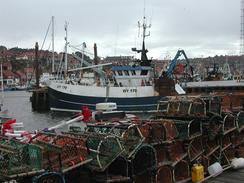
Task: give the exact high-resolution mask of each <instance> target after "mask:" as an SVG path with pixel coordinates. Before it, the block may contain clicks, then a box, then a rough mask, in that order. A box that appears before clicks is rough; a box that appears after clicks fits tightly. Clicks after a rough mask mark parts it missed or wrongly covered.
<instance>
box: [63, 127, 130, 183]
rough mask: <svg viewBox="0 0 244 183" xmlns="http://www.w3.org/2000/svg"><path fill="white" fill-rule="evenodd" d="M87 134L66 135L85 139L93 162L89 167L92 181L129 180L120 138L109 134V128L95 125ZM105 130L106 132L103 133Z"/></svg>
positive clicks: (73, 133) (70, 133) (74, 133)
mask: <svg viewBox="0 0 244 183" xmlns="http://www.w3.org/2000/svg"><path fill="white" fill-rule="evenodd" d="M93 127H94V128H89V131H86V132H68V133H66V135H69V136H73V137H77V136H80V137H83V138H85V139H86V146H87V148H88V151H89V157H91V158H92V161H91V162H90V163H89V164H88V165H87V168H88V169H89V170H90V171H89V172H88V174H91V175H92V176H90V177H92V180H91V181H96V182H107V181H108V182H113V181H117V182H118V181H123V180H128V179H129V178H128V162H127V161H126V159H125V158H124V157H123V156H122V153H123V152H124V148H123V146H122V145H121V142H120V139H119V137H118V136H115V135H113V134H110V133H108V130H109V128H107V127H105V126H104V128H102V125H101V126H99V125H94V126H93ZM103 130H104V131H103ZM116 166H117V167H116Z"/></svg>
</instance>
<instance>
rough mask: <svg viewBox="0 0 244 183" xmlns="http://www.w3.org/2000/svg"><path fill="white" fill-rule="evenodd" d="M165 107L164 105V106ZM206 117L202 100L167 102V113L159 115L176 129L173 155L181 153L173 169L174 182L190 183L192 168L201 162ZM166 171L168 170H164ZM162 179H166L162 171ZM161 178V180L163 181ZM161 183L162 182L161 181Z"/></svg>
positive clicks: (157, 117)
mask: <svg viewBox="0 0 244 183" xmlns="http://www.w3.org/2000/svg"><path fill="white" fill-rule="evenodd" d="M163 105H164V104H163ZM204 115H205V103H204V101H202V100H201V99H199V98H197V99H191V100H186V99H184V100H182V99H181V98H179V99H178V98H174V99H172V100H170V101H169V102H167V107H166V111H165V112H163V113H158V114H157V115H156V117H155V118H156V119H162V120H163V121H168V122H170V124H171V126H174V128H175V130H174V131H175V134H177V135H175V137H174V141H175V144H177V145H175V149H172V150H171V154H173V153H175V152H177V151H178V152H181V155H182V156H178V158H177V160H178V162H175V163H173V164H171V167H173V179H172V181H173V182H178V181H188V180H189V179H190V171H189V170H190V166H191V165H192V164H194V163H195V162H197V161H199V158H201V157H202V155H203V153H204V149H203V144H202V121H201V120H202V117H203V116H204ZM168 126H169V125H168ZM164 169H165V170H166V168H164ZM160 172H161V174H162V176H161V177H162V178H163V177H165V176H163V174H165V172H164V173H163V171H160ZM162 178H161V179H162ZM159 182H160V181H159Z"/></svg>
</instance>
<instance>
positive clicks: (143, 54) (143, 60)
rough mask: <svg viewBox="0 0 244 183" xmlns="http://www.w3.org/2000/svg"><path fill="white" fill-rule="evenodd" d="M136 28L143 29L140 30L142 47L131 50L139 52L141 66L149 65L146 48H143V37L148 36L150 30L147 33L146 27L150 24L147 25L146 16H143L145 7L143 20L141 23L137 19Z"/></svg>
mask: <svg viewBox="0 0 244 183" xmlns="http://www.w3.org/2000/svg"><path fill="white" fill-rule="evenodd" d="M138 28H139V30H140V28H142V29H143V31H142V49H141V50H137V49H136V48H132V51H136V52H137V53H141V65H142V66H150V65H151V61H150V60H148V58H147V52H148V50H147V49H146V48H145V38H146V37H148V36H150V32H148V33H147V28H151V24H149V25H147V21H146V16H145V8H144V15H143V22H142V23H141V22H140V21H138Z"/></svg>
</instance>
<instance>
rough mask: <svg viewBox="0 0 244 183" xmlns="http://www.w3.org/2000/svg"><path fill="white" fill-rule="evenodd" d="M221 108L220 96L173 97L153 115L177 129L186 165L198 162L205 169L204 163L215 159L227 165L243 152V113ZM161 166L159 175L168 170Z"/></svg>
mask: <svg viewBox="0 0 244 183" xmlns="http://www.w3.org/2000/svg"><path fill="white" fill-rule="evenodd" d="M160 104H161V105H164V104H162V103H160ZM159 108H160V107H159ZM222 111H223V109H222V108H221V97H218V96H207V97H175V98H171V99H170V100H169V101H168V102H167V107H166V110H165V111H164V112H158V114H157V115H156V117H155V119H164V120H165V119H167V120H171V121H172V124H174V125H175V127H176V129H177V132H178V136H177V139H178V140H179V141H180V142H181V143H183V147H184V152H186V153H187V158H186V160H187V162H188V164H189V166H190V167H191V166H192V165H193V164H194V163H202V164H203V165H204V168H205V171H207V167H208V166H209V165H211V164H213V163H215V162H220V163H221V165H223V166H229V165H230V163H231V160H232V159H233V158H234V157H236V155H238V154H239V156H243V154H242V153H243V123H244V120H243V119H244V113H243V112H239V113H238V114H235V113H231V112H222ZM178 149H180V148H178ZM237 153H238V154H237ZM175 169H176V170H179V169H178V168H175ZM164 170H165V171H164V173H162V171H160V172H161V173H162V175H163V174H165V172H169V169H168V168H164ZM181 172H182V171H181ZM185 175H187V173H185ZM173 176H175V174H173ZM162 177H165V176H162ZM184 178H186V177H184ZM178 180H179V179H178ZM178 180H177V179H176V178H175V177H174V179H173V181H178ZM184 180H185V179H184Z"/></svg>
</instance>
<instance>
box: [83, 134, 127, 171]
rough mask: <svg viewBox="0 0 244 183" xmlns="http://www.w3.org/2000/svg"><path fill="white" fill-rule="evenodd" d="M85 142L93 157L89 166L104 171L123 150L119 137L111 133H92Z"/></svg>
mask: <svg viewBox="0 0 244 183" xmlns="http://www.w3.org/2000/svg"><path fill="white" fill-rule="evenodd" d="M86 144H87V147H88V149H89V152H90V156H91V157H92V158H93V161H92V162H91V163H90V167H91V168H92V169H96V170H98V171H104V170H105V169H106V168H107V167H108V166H109V165H110V164H111V163H112V162H113V161H114V160H115V159H116V158H117V157H118V156H119V155H120V154H121V153H122V152H123V148H122V145H121V143H120V141H119V139H118V138H117V137H115V136H113V135H103V134H97V133H96V134H95V133H92V134H89V136H88V138H87V142H86Z"/></svg>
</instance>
